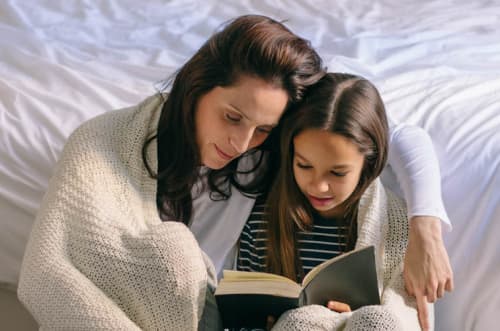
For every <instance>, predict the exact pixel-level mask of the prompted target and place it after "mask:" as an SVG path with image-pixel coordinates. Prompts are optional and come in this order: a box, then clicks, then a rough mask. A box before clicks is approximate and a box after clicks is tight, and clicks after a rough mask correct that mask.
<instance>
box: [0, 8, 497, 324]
mask: <svg viewBox="0 0 500 331" xmlns="http://www.w3.org/2000/svg"><path fill="white" fill-rule="evenodd" d="M245 13H261V14H265V15H270V16H272V17H274V18H277V19H287V20H288V21H287V25H288V26H289V27H290V28H291V29H292V30H293V31H295V32H297V33H298V34H300V35H302V36H304V37H306V38H307V39H309V40H311V42H312V44H313V46H315V47H316V48H317V49H318V51H319V53H320V55H321V56H322V57H323V59H324V61H325V64H326V65H327V66H328V67H329V69H330V70H331V71H347V72H353V73H357V74H361V75H363V76H365V77H367V78H369V79H372V80H373V81H374V82H375V83H376V84H377V86H378V87H379V89H380V91H381V94H382V96H383V98H384V100H385V102H386V106H387V110H388V112H389V114H390V116H391V117H392V119H393V120H394V121H395V122H401V121H406V122H409V123H415V124H418V125H420V126H422V127H423V128H424V129H426V130H427V131H428V132H429V133H430V135H431V137H432V138H433V141H434V143H435V146H436V149H437V152H438V155H439V159H440V164H441V171H442V177H443V181H442V183H443V197H444V202H445V205H446V208H447V210H448V212H449V216H450V219H451V220H452V222H453V226H454V230H453V231H452V232H451V233H447V234H446V235H445V240H446V245H447V247H448V249H449V252H450V255H451V262H452V265H453V268H454V271H455V285H456V290H455V291H454V292H453V293H452V294H448V295H447V296H446V297H445V299H443V300H441V301H439V303H438V305H437V306H436V315H437V318H436V326H437V329H438V330H490V329H494V326H496V325H497V324H495V322H500V319H499V318H498V317H497V315H498V312H500V245H499V244H498V239H497V237H498V236H500V222H499V221H500V32H499V31H500V29H499V27H500V3H499V2H498V1H488V0H479V1H446V2H445V1H441V0H429V1H424V2H416V1H403V2H402V1H397V0H374V1H348V0H341V1H335V2H333V1H312V0H311V1H297V2H291V1H271V0H264V1H242V2H239V3H236V2H233V1H215V0H206V1H199V2H198V1H159V0H154V1H152V0H150V1H145V2H137V1H134V0H120V1H83V0H82V1H67V0H50V1H49V0H46V1H41V0H40V1H23V0H10V1H2V2H0V282H3V283H9V284H16V283H17V279H18V276H19V268H20V263H21V259H22V254H23V250H24V246H25V244H26V240H27V237H28V235H29V230H30V227H31V224H32V222H33V220H34V217H35V214H36V211H37V209H38V207H39V204H40V201H41V198H42V196H43V192H44V191H45V189H46V187H47V183H48V179H49V178H50V175H51V173H52V169H53V167H54V164H55V162H56V160H57V158H58V155H59V153H60V152H61V150H62V147H63V145H64V142H65V140H66V138H67V137H68V135H69V134H70V133H71V132H72V131H73V130H74V129H75V128H76V127H77V126H78V125H79V124H81V123H82V122H83V121H85V120H86V119H88V118H91V117H94V116H96V115H98V114H100V113H102V112H105V111H108V110H111V109H115V108H119V107H124V106H128V105H131V104H135V103H137V102H139V101H140V100H141V99H143V98H144V97H146V96H148V95H150V94H152V93H154V91H155V89H154V86H153V83H154V82H156V81H158V80H161V79H163V78H165V77H167V76H169V75H171V74H172V73H173V72H174V70H175V69H176V68H178V67H179V66H180V65H181V64H182V63H183V62H184V61H185V60H186V59H187V58H188V57H189V56H190V55H191V54H193V52H194V51H195V50H196V49H197V48H198V47H199V46H200V45H201V44H202V43H203V42H204V41H205V40H206V38H207V37H208V36H209V35H210V33H211V32H213V31H214V30H215V29H216V28H217V27H218V26H219V25H220V24H221V23H222V22H223V21H226V20H228V19H230V18H232V17H234V16H237V15H241V14H245Z"/></svg>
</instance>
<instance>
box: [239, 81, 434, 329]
mask: <svg viewBox="0 0 500 331" xmlns="http://www.w3.org/2000/svg"><path fill="white" fill-rule="evenodd" d="M298 108H299V109H297V111H296V112H294V113H293V114H292V115H291V116H289V117H288V118H287V119H286V120H285V121H284V124H283V130H282V135H281V154H282V157H281V168H280V172H279V175H278V178H277V179H276V182H275V183H274V185H273V187H272V190H271V191H270V193H269V195H268V197H267V202H266V204H265V205H264V204H263V202H264V199H260V202H259V203H257V204H256V206H255V208H254V210H253V212H252V215H251V216H250V219H249V221H248V222H247V224H246V226H245V228H244V231H243V233H242V236H241V242H240V251H239V258H238V267H239V269H240V270H249V271H250V270H251V271H267V272H272V273H276V274H281V275H284V276H287V277H289V278H291V279H293V280H295V281H297V282H300V281H301V280H302V279H303V277H304V276H305V275H306V274H307V272H308V271H310V270H311V269H312V268H313V267H314V266H316V265H318V264H320V263H321V262H323V261H325V260H328V259H330V258H332V257H334V256H336V255H339V254H342V253H345V252H347V251H350V250H352V249H354V248H355V247H364V246H368V245H374V246H375V254H376V264H377V273H378V281H379V291H380V294H381V302H382V304H381V306H369V307H363V308H361V309H358V310H357V311H355V312H354V313H352V312H350V307H348V306H347V305H346V304H344V303H341V302H334V301H330V302H328V303H325V304H326V306H327V307H328V308H330V309H331V311H329V310H328V309H327V308H325V307H320V306H307V307H303V308H299V309H296V310H293V311H289V312H287V313H285V314H284V315H283V316H282V317H281V318H280V319H279V320H278V322H277V324H276V325H275V328H276V329H287V330H288V329H297V330H306V329H311V330H312V329H314V330H317V329H322V328H325V329H328V330H332V329H334V328H337V327H338V328H340V327H343V326H345V327H346V329H352V330H360V329H362V330H365V329H369V330H389V329H401V328H403V329H404V330H408V329H419V322H418V317H417V311H416V304H415V301H414V300H411V299H410V298H409V296H408V294H407V293H406V292H405V289H404V282H403V274H402V270H403V269H402V268H403V259H404V250H405V248H406V245H407V241H408V222H407V218H406V209H405V206H404V204H403V202H402V201H400V200H399V199H397V198H396V197H395V196H394V195H393V194H392V193H390V192H389V191H386V190H385V189H384V187H383V186H382V185H381V183H380V181H379V180H378V179H377V177H378V176H379V175H380V173H381V172H382V170H383V168H384V166H385V164H386V160H387V154H388V124H387V118H386V114H385V109H384V105H383V102H382V100H381V98H380V96H379V94H378V92H377V90H376V88H375V87H374V86H373V85H372V84H371V83H370V82H368V81H367V80H365V79H362V78H360V77H356V76H352V75H348V74H328V75H327V76H325V77H324V78H323V79H322V80H321V81H320V82H319V83H318V84H317V86H315V87H314V88H312V89H311V90H310V92H309V93H308V95H307V96H306V98H305V100H304V103H303V104H302V105H300V106H299V107H298ZM424 328H426V327H424Z"/></svg>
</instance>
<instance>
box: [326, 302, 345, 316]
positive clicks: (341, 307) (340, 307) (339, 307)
mask: <svg viewBox="0 0 500 331" xmlns="http://www.w3.org/2000/svg"><path fill="white" fill-rule="evenodd" d="M326 307H327V308H328V309H330V310H333V311H336V312H337V313H347V312H349V311H351V307H350V306H349V305H348V304H347V303H343V302H339V301H333V300H332V301H328V302H327V303H326Z"/></svg>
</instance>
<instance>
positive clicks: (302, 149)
mask: <svg viewBox="0 0 500 331" xmlns="http://www.w3.org/2000/svg"><path fill="white" fill-rule="evenodd" d="M293 145H294V150H295V153H294V155H293V173H294V176H295V181H296V183H297V185H298V186H299V189H300V190H301V191H302V193H303V194H304V196H305V197H306V198H307V200H308V201H309V202H310V204H311V206H312V207H313V208H314V209H315V210H316V211H317V212H318V213H319V214H320V215H322V216H323V217H339V216H340V217H342V216H343V215H344V205H342V203H343V202H344V201H346V200H347V198H349V196H350V195H351V194H352V192H354V190H355V189H356V186H357V185H358V182H359V178H360V175H361V170H362V168H363V162H364V156H363V154H361V153H360V152H359V150H358V148H357V147H356V145H354V144H353V143H352V142H351V141H350V140H349V139H347V138H345V137H344V136H342V135H339V134H335V133H331V132H327V131H323V130H315V129H309V130H305V131H303V132H301V133H300V134H298V135H297V136H296V137H295V138H294V140H293Z"/></svg>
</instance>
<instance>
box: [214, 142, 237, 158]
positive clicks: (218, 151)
mask: <svg viewBox="0 0 500 331" xmlns="http://www.w3.org/2000/svg"><path fill="white" fill-rule="evenodd" d="M215 150H216V151H217V154H219V156H220V157H221V158H222V159H224V160H227V161H229V160H231V159H232V158H233V157H232V156H231V155H228V154H226V153H224V152H223V151H222V150H220V149H219V147H218V146H217V145H215Z"/></svg>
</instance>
